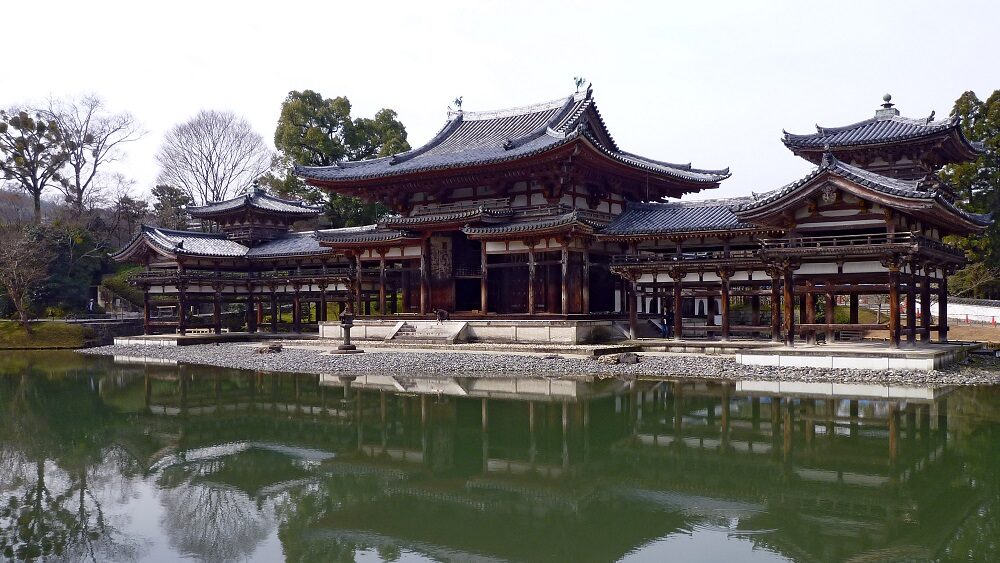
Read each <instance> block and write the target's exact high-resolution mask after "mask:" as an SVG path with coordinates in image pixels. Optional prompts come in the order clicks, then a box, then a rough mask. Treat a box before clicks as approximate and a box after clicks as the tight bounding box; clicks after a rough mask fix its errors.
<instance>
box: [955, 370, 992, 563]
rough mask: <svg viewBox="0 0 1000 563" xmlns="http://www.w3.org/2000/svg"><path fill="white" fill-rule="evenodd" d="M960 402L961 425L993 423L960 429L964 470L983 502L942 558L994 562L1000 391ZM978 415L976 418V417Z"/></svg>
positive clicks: (967, 395) (980, 391)
mask: <svg viewBox="0 0 1000 563" xmlns="http://www.w3.org/2000/svg"><path fill="white" fill-rule="evenodd" d="M953 402H954V403H957V404H958V406H959V409H958V410H960V411H962V412H961V414H962V415H964V416H960V417H956V418H957V419H958V420H957V422H958V423H967V421H969V420H987V421H989V422H987V423H985V424H981V425H978V426H976V427H971V428H966V427H962V428H960V429H959V434H960V438H959V440H958V442H957V444H958V448H959V449H960V450H961V454H962V459H963V461H964V469H965V473H966V475H967V478H968V479H969V481H970V483H972V486H974V487H976V488H978V489H979V490H980V492H981V493H982V498H983V500H982V502H981V503H980V504H979V506H978V507H976V509H975V510H974V511H973V512H971V513H970V514H969V515H968V516H967V517H966V519H965V521H964V522H963V523H962V525H961V526H959V527H958V529H956V530H955V531H954V532H953V533H952V534H951V537H950V538H949V539H948V541H947V543H946V544H945V547H944V550H943V553H942V554H941V556H942V559H943V560H946V561H991V560H993V559H995V558H996V554H997V553H998V552H1000V450H998V449H997V447H996V444H998V443H1000V420H998V419H997V414H996V413H1000V390H998V389H997V388H992V387H991V388H977V389H970V390H966V391H965V392H964V393H963V394H962V396H961V400H960V401H955V400H953ZM973 415H974V416H973Z"/></svg>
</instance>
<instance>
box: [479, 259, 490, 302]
mask: <svg viewBox="0 0 1000 563" xmlns="http://www.w3.org/2000/svg"><path fill="white" fill-rule="evenodd" d="M479 246H480V250H479V270H480V273H481V276H480V277H479V311H480V313H482V314H483V315H485V314H486V313H488V312H489V302H488V301H487V295H488V293H487V283H488V281H487V280H488V278H489V271H490V270H489V268H487V267H486V241H485V240H484V241H480V243H479Z"/></svg>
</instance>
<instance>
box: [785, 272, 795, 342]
mask: <svg viewBox="0 0 1000 563" xmlns="http://www.w3.org/2000/svg"><path fill="white" fill-rule="evenodd" d="M784 275H785V283H784V289H783V291H784V295H783V299H782V307H783V312H784V314H785V346H795V309H794V303H795V274H794V273H793V272H792V269H791V268H790V267H786V268H785V271H784Z"/></svg>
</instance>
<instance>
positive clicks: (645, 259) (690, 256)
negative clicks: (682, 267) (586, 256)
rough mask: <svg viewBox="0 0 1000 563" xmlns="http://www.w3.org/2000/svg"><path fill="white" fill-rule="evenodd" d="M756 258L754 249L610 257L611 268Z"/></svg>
mask: <svg viewBox="0 0 1000 563" xmlns="http://www.w3.org/2000/svg"><path fill="white" fill-rule="evenodd" d="M755 258H757V250H756V249H739V250H730V251H729V252H728V253H727V252H726V251H724V250H710V251H705V252H683V253H681V254H680V255H678V254H676V253H643V254H617V255H615V256H612V257H611V265H612V266H627V265H631V264H656V263H662V262H687V261H697V260H747V259H755Z"/></svg>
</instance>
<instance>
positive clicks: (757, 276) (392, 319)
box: [116, 88, 990, 346]
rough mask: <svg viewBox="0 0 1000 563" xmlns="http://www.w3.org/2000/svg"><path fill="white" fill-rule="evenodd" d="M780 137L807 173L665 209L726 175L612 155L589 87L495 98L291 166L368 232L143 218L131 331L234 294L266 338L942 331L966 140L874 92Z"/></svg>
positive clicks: (965, 224) (239, 220) (273, 218)
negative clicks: (148, 222) (171, 227)
mask: <svg viewBox="0 0 1000 563" xmlns="http://www.w3.org/2000/svg"><path fill="white" fill-rule="evenodd" d="M783 141H784V143H785V145H786V146H787V147H788V148H789V149H790V150H791V151H792V152H793V153H794V154H796V155H798V156H800V157H802V158H805V159H807V160H809V161H810V162H813V163H815V164H816V165H817V167H816V169H815V170H813V171H812V172H810V173H809V174H808V175H806V176H805V177H804V178H801V179H799V180H796V181H794V182H792V183H790V184H788V185H787V186H784V187H782V188H779V189H775V190H772V191H768V192H765V193H762V194H752V195H750V196H748V197H741V198H733V199H725V200H701V201H686V200H685V201H679V200H680V199H681V198H683V197H684V196H688V195H689V194H694V193H697V192H701V191H703V190H709V189H713V188H716V187H718V186H719V184H720V182H721V181H723V180H725V179H726V178H728V177H729V170H728V169H702V168H696V167H694V166H692V165H691V164H672V163H669V162H664V161H660V160H653V159H650V158H646V157H641V156H638V155H635V154H632V153H629V152H626V151H624V150H623V149H621V148H620V147H619V145H618V143H617V142H616V140H615V139H614V137H613V136H612V135H611V133H610V131H609V129H608V127H607V125H606V124H605V122H604V120H603V119H602V117H601V114H600V112H599V111H598V109H597V105H596V103H595V99H594V96H593V93H592V90H591V89H589V88H588V89H586V90H585V91H581V92H576V93H574V94H573V95H571V96H568V97H566V98H561V99H558V100H555V101H552V102H547V103H542V104H537V105H532V106H526V107H520V108H514V109H508V110H500V111H489V112H473V111H464V110H462V109H461V107H459V108H458V109H457V110H454V111H450V112H449V114H448V118H447V121H446V122H445V124H444V126H443V127H442V129H441V130H440V131H439V132H438V133H437V134H436V135H435V136H434V137H433V138H432V139H431V140H430V141H429V142H428V143H426V144H425V145H423V146H421V147H418V148H415V149H413V150H410V151H407V152H404V153H400V154H396V155H393V156H388V157H383V158H376V159H371V160H365V161H360V162H340V163H337V164H336V165H333V166H326V167H297V168H296V169H295V173H296V174H297V175H298V176H299V177H301V178H303V179H304V180H305V181H306V182H307V183H308V184H309V185H311V186H314V187H317V188H321V189H323V190H326V191H328V192H331V193H336V194H340V195H346V196H355V197H358V198H361V199H362V200H364V201H368V202H378V203H382V204H384V205H385V206H386V207H387V208H388V209H389V210H390V211H389V213H388V214H386V215H385V216H383V217H382V218H381V219H380V220H379V221H378V222H377V223H376V224H373V225H368V226H364V227H357V228H344V229H328V230H317V231H310V232H294V231H292V230H291V226H292V223H293V222H294V221H296V220H299V219H306V218H311V217H315V216H316V215H318V213H319V209H317V208H313V207H309V206H305V205H302V204H301V203H297V202H290V201H285V200H280V199H277V198H274V197H271V196H269V195H267V194H264V193H261V192H259V191H253V192H252V193H250V194H248V195H247V196H245V197H240V198H236V199H233V200H228V201H225V202H218V203H211V204H208V205H206V206H204V207H199V208H192V209H190V210H189V211H190V213H191V215H192V216H194V217H197V218H201V219H203V220H205V221H208V222H209V223H210V224H212V225H215V228H214V229H212V232H211V233H194V232H176V231H165V230H162V229H156V228H152V227H143V228H142V230H141V232H140V234H139V235H138V236H137V237H136V239H135V240H133V241H132V243H130V244H129V246H128V247H126V248H125V249H123V250H122V251H121V252H120V253H119V254H118V255H117V256H116V258H117V259H120V260H130V261H137V262H141V263H144V264H146V266H147V270H148V271H147V272H145V273H143V274H142V275H141V276H139V277H138V278H137V280H138V282H139V283H140V285H141V286H142V287H143V289H144V291H145V293H146V295H147V329H149V330H153V329H156V328H166V329H168V330H169V329H171V328H176V329H177V330H178V331H181V332H183V331H184V330H185V329H186V328H187V325H188V324H189V323H188V319H185V317H184V309H185V306H184V304H186V303H190V302H196V301H208V302H212V303H214V304H215V307H214V319H215V321H214V328H215V330H216V331H218V330H220V325H221V322H220V320H219V316H220V311H222V309H223V308H224V304H225V303H231V302H239V303H243V304H245V310H246V311H247V313H246V321H245V326H246V329H247V330H250V331H254V330H257V329H258V328H261V326H262V322H263V321H264V319H265V317H266V315H267V313H268V312H270V316H269V319H270V329H271V330H275V331H276V330H278V329H279V325H280V324H281V323H280V317H281V315H280V314H276V313H275V312H276V311H280V307H281V304H282V303H291V304H292V309H293V314H292V319H291V320H292V323H291V324H292V326H291V328H292V330H296V331H297V330H301V328H302V326H303V324H304V322H305V321H309V320H315V321H316V322H317V323H319V325H320V333H321V335H325V336H336V335H337V333H336V330H335V329H336V327H335V325H334V323H332V322H329V323H324V321H325V320H326V319H327V315H328V312H327V311H328V308H329V307H328V303H331V302H336V303H339V304H340V305H339V306H340V308H341V309H344V308H348V307H349V308H351V309H352V310H353V311H354V313H355V314H356V315H357V316H358V317H359V320H358V324H361V325H362V327H363V331H364V332H363V336H365V337H377V338H382V337H386V338H389V337H391V335H392V334H394V333H395V332H398V330H399V328H400V327H399V324H400V321H406V320H408V319H412V320H418V319H431V318H434V316H435V315H436V316H439V317H440V316H443V314H447V316H449V317H450V318H451V319H452V320H455V321H463V322H464V323H465V324H466V325H468V326H467V327H465V326H464V325H463V328H462V330H463V331H466V333H465V336H466V337H468V338H478V339H484V340H486V339H505V340H511V339H513V340H522V339H523V340H532V339H538V340H550V341H551V340H561V341H572V342H579V341H585V340H600V339H614V338H616V337H617V338H622V337H625V336H631V337H639V336H643V335H647V334H649V333H651V332H652V334H671V335H672V336H673V337H674V338H688V337H711V338H716V339H721V340H728V339H731V338H736V337H747V338H761V339H770V340H774V341H776V342H782V341H783V342H785V343H786V344H789V345H792V344H794V343H795V342H796V340H797V339H803V340H805V341H808V342H815V341H816V340H817V339H819V338H823V339H826V340H827V341H831V340H833V339H835V338H838V337H839V336H842V335H843V334H847V333H852V332H857V331H865V330H871V329H880V328H888V329H889V332H890V341H891V343H892V345H893V346H898V345H899V343H900V341H901V339H902V337H903V335H905V337H906V340H907V341H908V342H910V343H913V344H916V342H917V341H928V340H930V338H931V333H932V331H934V330H936V331H937V333H938V338H939V339H940V340H944V339H946V338H947V320H946V319H947V315H946V310H947V275H948V274H949V273H952V272H954V271H955V269H957V268H959V267H961V266H962V264H963V263H964V256H963V254H962V252H961V251H960V250H959V249H957V248H955V247H951V246H949V245H947V244H946V243H944V242H943V239H944V237H946V236H948V235H967V234H970V233H976V232H980V231H982V230H983V229H984V228H985V227H986V226H987V225H988V224H989V222H990V219H989V218H988V217H986V216H980V215H974V214H970V213H967V212H965V211H963V210H961V209H960V207H958V205H957V203H958V202H956V200H955V193H954V191H953V190H952V189H951V188H950V187H949V186H947V185H946V184H944V183H943V182H941V181H940V180H939V179H938V178H937V176H936V172H937V171H938V170H939V169H940V167H941V166H943V165H946V164H950V163H957V162H965V161H969V160H971V159H974V158H975V157H976V156H977V155H978V154H980V153H981V151H982V147H980V146H978V145H976V144H974V143H971V142H970V141H969V140H968V139H966V138H965V137H964V135H963V134H962V131H961V128H960V123H959V121H958V120H957V119H956V118H948V119H944V120H940V121H935V120H934V118H933V114H932V115H931V116H930V117H927V118H921V119H911V118H904V117H901V116H900V114H899V111H898V110H897V109H895V107H894V106H893V104H892V103H891V102H890V99H889V97H888V96H886V98H885V100H884V104H883V105H882V107H881V108H880V109H878V110H877V111H876V112H875V116H874V117H873V118H871V119H867V120H864V121H860V122H858V123H855V124H853V125H848V126H845V127H817V132H816V133H814V134H808V135H794V134H789V133H786V134H785V136H784V139H783ZM668 200H669V201H668ZM151 294H154V295H160V296H161V297H159V299H161V300H162V299H166V298H167V297H165V296H170V299H175V300H176V301H177V303H179V304H181V305H182V306H181V307H179V308H178V310H179V311H180V314H179V316H178V318H176V319H171V320H170V321H169V322H165V321H157V320H154V319H151V318H150V316H149V313H148V311H149V309H150V307H149V305H148V300H149V296H150V295H151ZM873 295H881V296H886V300H887V302H888V304H889V308H890V311H889V315H888V319H887V322H885V323H881V322H878V323H862V322H860V319H859V308H860V301H859V299H860V297H862V296H873ZM904 296H905V297H906V299H905V303H906V305H905V308H906V311H907V313H908V314H907V315H906V317H905V318H906V326H905V327H903V326H901V316H902V313H901V311H900V306H899V303H900V302H901V301H903V299H902V298H903V297H904ZM932 296H933V300H934V302H936V303H937V304H938V307H939V309H940V311H939V313H940V314H939V315H938V319H939V320H938V321H937V324H933V323H932V319H931V315H922V316H921V317H920V319H919V322H920V324H919V326H917V324H916V323H917V315H916V314H915V309H916V303H917V301H918V300H919V302H920V305H921V307H920V309H921V311H928V310H929V309H930V303H931V300H932ZM838 300H843V301H846V302H847V303H848V304H849V314H848V315H847V319H846V322H840V323H838V322H836V318H835V314H834V311H835V308H836V306H837V304H838ZM796 313H797V314H796ZM670 317H672V319H673V322H672V326H665V325H666V324H667V323H666V320H667V319H668V318H670ZM796 317H798V318H796ZM304 320H305V321H304ZM158 323H159V325H158ZM519 327H520V328H521V329H522V330H521V332H520V333H519V332H518V328H519ZM554 331H555V332H554ZM519 334H521V335H522V336H518V335H519ZM554 334H557V335H556V336H553V335H554ZM523 335H529V336H523Z"/></svg>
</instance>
